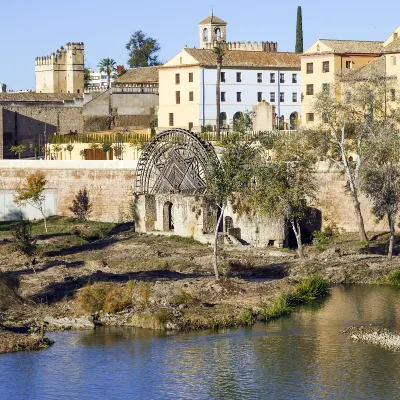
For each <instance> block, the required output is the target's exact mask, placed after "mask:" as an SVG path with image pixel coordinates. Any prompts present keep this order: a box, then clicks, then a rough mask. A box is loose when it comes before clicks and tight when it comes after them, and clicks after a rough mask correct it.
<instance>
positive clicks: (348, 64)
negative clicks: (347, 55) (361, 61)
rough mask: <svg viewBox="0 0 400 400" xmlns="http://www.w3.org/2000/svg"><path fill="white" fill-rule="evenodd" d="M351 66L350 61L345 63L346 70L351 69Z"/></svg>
mask: <svg viewBox="0 0 400 400" xmlns="http://www.w3.org/2000/svg"><path fill="white" fill-rule="evenodd" d="M352 64H353V63H352V62H351V61H346V69H351V66H352Z"/></svg>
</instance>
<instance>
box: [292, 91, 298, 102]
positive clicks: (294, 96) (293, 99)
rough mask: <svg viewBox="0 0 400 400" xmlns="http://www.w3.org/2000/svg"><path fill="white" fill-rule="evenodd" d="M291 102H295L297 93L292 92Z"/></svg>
mask: <svg viewBox="0 0 400 400" xmlns="http://www.w3.org/2000/svg"><path fill="white" fill-rule="evenodd" d="M292 102H293V103H297V93H292Z"/></svg>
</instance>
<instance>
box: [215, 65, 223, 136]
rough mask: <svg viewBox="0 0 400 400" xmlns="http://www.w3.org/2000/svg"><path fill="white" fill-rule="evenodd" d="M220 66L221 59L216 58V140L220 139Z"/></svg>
mask: <svg viewBox="0 0 400 400" xmlns="http://www.w3.org/2000/svg"><path fill="white" fill-rule="evenodd" d="M221 66H222V60H220V59H217V85H216V91H215V95H216V97H215V100H216V102H217V120H216V125H217V132H216V140H217V141H220V140H221V126H220V114H221Z"/></svg>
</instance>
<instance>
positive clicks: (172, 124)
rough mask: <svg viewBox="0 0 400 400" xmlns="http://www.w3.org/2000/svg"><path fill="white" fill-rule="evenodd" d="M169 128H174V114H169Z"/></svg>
mask: <svg viewBox="0 0 400 400" xmlns="http://www.w3.org/2000/svg"><path fill="white" fill-rule="evenodd" d="M169 126H174V113H169Z"/></svg>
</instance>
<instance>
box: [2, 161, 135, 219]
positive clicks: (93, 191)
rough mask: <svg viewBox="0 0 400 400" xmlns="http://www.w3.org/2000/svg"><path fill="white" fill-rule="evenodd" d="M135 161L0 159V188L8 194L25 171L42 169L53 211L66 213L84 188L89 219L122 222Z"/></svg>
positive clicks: (133, 174) (27, 172)
mask: <svg viewBox="0 0 400 400" xmlns="http://www.w3.org/2000/svg"><path fill="white" fill-rule="evenodd" d="M135 168H136V162H132V161H131V162H124V161H105V162H99V161H97V162H96V161H93V162H92V161H81V162H75V161H35V160H32V161H21V162H19V161H18V160H1V161H0V191H1V192H3V193H5V192H9V193H12V192H13V189H14V188H15V186H16V185H17V184H18V183H20V182H21V181H22V180H23V179H25V178H26V176H27V175H28V174H29V173H32V172H34V171H38V170H39V171H43V173H44V174H45V176H46V179H47V180H48V184H47V185H46V188H47V192H49V193H54V194H55V195H56V197H57V208H56V209H57V214H58V215H64V216H70V215H71V212H70V211H69V207H70V206H71V204H72V200H73V198H74V197H75V195H76V193H77V192H78V190H79V189H83V188H84V187H86V188H87V190H88V191H89V196H90V200H91V201H92V202H93V213H92V215H91V218H93V219H95V220H101V221H110V222H118V221H123V220H124V219H125V218H126V217H127V216H128V214H129V209H128V206H129V202H130V201H131V200H132V197H133V185H134V179H135Z"/></svg>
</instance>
